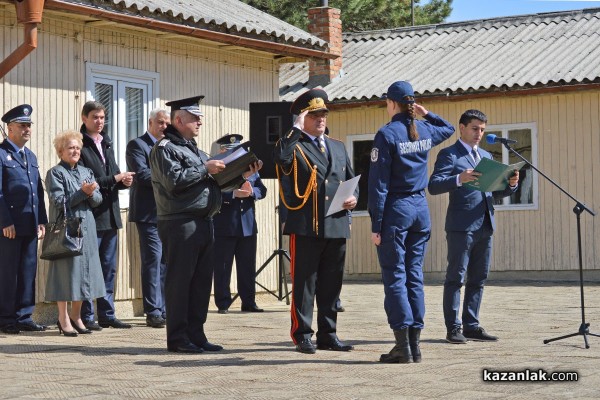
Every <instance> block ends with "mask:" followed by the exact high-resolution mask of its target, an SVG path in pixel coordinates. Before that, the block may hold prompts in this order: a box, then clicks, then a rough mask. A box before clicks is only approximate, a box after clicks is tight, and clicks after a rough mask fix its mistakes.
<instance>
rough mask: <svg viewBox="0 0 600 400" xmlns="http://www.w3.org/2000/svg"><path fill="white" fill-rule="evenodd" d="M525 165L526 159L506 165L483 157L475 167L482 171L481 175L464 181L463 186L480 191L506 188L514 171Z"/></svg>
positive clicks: (476, 169)
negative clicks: (472, 179)
mask: <svg viewBox="0 0 600 400" xmlns="http://www.w3.org/2000/svg"><path fill="white" fill-rule="evenodd" d="M523 165H525V161H521V162H518V163H516V164H510V165H506V164H502V163H500V162H498V161H494V160H490V159H489V158H482V159H481V161H479V164H477V166H476V167H475V171H477V172H480V173H481V176H480V177H479V178H478V179H477V180H476V181H473V182H467V183H463V186H466V187H469V188H471V189H475V190H479V191H480V192H495V191H498V190H504V189H506V186H508V179H509V178H510V177H511V176H512V175H513V174H514V171H515V170H516V171H519V170H520V169H521V168H523Z"/></svg>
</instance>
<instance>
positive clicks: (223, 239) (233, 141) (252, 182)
mask: <svg viewBox="0 0 600 400" xmlns="http://www.w3.org/2000/svg"><path fill="white" fill-rule="evenodd" d="M242 139H243V136H242V135H239V134H236V133H234V134H229V135H225V136H223V137H221V138H219V139H218V140H217V141H216V142H215V143H216V145H217V147H218V148H219V150H218V152H225V151H227V150H231V149H233V148H235V147H237V146H240V144H241V143H240V142H241V140H242ZM259 164H260V162H259ZM266 194H267V188H266V187H265V185H264V184H263V183H262V181H261V179H260V176H259V175H258V173H255V174H253V175H251V176H249V177H248V179H247V180H246V181H245V182H244V183H243V185H242V186H241V187H240V188H239V189H235V190H233V191H231V192H224V193H223V203H222V205H221V210H220V211H219V213H218V214H217V215H215V250H216V251H215V252H214V268H215V278H214V279H215V282H214V287H215V304H216V305H217V308H218V309H219V313H220V314H226V313H227V312H228V311H227V310H228V309H229V306H230V305H231V300H232V298H231V290H230V287H229V286H230V281H231V269H232V266H233V259H234V257H235V265H236V271H237V288H238V293H239V295H240V298H241V300H242V311H244V312H261V311H263V309H262V308H259V307H258V306H257V305H256V299H255V298H256V286H255V283H254V278H255V275H256V246H257V241H256V240H257V238H256V235H257V233H258V229H257V224H256V218H255V216H254V211H255V209H254V208H255V207H254V203H255V201H256V200H260V199H263V198H265V196H266Z"/></svg>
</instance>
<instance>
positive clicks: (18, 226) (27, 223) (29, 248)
mask: <svg viewBox="0 0 600 400" xmlns="http://www.w3.org/2000/svg"><path fill="white" fill-rule="evenodd" d="M31 112H32V107H31V106H30V105H29V104H22V105H20V106H17V107H15V108H13V109H12V110H10V111H8V112H7V113H6V114H4V116H3V117H2V122H4V123H6V124H7V130H8V135H7V136H6V137H5V138H4V141H3V142H2V143H0V167H1V169H2V171H0V227H1V228H2V234H1V235H0V257H2V262H1V265H2V266H1V267H0V330H1V331H2V332H4V333H7V334H17V333H19V332H20V331H43V330H46V327H45V326H43V325H38V324H36V323H35V322H33V320H32V319H31V314H32V313H33V309H34V306H35V275H36V271H37V246H38V240H41V239H42V238H43V237H44V233H45V229H44V224H45V223H47V222H48V218H47V216H46V205H45V204H44V189H43V187H42V180H41V178H40V171H39V169H40V168H39V165H38V161H37V158H36V156H35V154H33V152H32V151H31V150H29V149H28V148H27V147H25V144H26V143H27V142H28V141H29V139H30V138H31Z"/></svg>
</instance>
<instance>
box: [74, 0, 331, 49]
mask: <svg viewBox="0 0 600 400" xmlns="http://www.w3.org/2000/svg"><path fill="white" fill-rule="evenodd" d="M62 1H64V2H66V3H74V4H81V5H85V6H89V7H96V8H104V9H109V10H112V11H119V12H123V11H127V12H130V13H132V14H134V15H139V14H142V15H144V16H148V17H152V18H156V19H159V20H164V21H169V22H175V23H179V24H181V25H187V26H196V27H199V28H203V29H211V28H212V29H213V30H215V31H218V32H227V33H231V34H235V35H239V36H243V37H257V36H258V37H259V38H260V37H262V38H263V39H264V40H271V41H274V40H275V41H279V42H285V43H288V44H293V45H296V46H304V47H311V48H318V49H320V50H325V49H326V47H327V42H325V41H323V40H321V39H319V38H318V37H316V36H313V35H311V34H309V33H308V32H306V31H303V30H302V29H300V28H297V27H295V26H293V25H290V24H288V23H286V22H283V21H282V20H280V19H278V18H276V17H274V16H272V15H269V14H266V13H264V12H262V11H260V10H258V9H256V8H253V7H251V6H249V5H247V4H246V3H243V2H241V1H239V0H218V1H216V0H62Z"/></svg>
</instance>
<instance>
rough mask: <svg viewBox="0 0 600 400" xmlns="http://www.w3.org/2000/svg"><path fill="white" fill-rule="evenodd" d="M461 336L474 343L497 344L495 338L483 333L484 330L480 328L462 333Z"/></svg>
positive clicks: (496, 338)
mask: <svg viewBox="0 0 600 400" xmlns="http://www.w3.org/2000/svg"><path fill="white" fill-rule="evenodd" d="M463 335H464V337H465V338H467V339H469V340H474V341H476V342H497V341H498V337H497V336H492V335H490V334H489V333H487V332H486V331H485V329H483V328H482V327H480V326H478V327H477V328H475V329H473V330H472V331H467V330H465V331H464V332H463Z"/></svg>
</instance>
